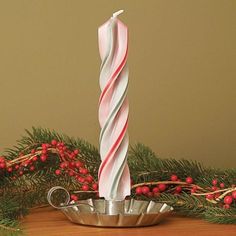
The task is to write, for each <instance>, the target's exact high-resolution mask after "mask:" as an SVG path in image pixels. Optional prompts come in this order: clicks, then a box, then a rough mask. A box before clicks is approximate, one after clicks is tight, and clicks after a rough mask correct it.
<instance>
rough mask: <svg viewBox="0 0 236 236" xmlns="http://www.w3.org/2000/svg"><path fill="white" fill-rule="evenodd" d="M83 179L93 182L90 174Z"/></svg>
mask: <svg viewBox="0 0 236 236" xmlns="http://www.w3.org/2000/svg"><path fill="white" fill-rule="evenodd" d="M85 180H86V181H87V182H89V183H92V182H93V177H92V176H91V175H89V176H87V177H86V178H85Z"/></svg>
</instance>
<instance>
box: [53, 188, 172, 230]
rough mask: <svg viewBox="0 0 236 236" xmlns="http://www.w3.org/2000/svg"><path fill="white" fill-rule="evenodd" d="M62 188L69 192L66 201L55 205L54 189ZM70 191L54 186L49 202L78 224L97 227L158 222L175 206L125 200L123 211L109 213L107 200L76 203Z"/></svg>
mask: <svg viewBox="0 0 236 236" xmlns="http://www.w3.org/2000/svg"><path fill="white" fill-rule="evenodd" d="M58 189H61V190H64V191H65V192H66V193H67V194H68V198H67V200H66V202H65V203H63V204H61V205H60V206H55V205H54V204H53V203H52V201H51V195H52V193H53V192H54V191H56V190H58ZM69 196H70V195H69V193H68V192H67V191H66V190H65V189H64V188H62V187H54V188H52V189H51V190H50V191H49V192H48V201H49V203H50V204H51V205H52V206H53V207H54V208H57V209H60V210H61V211H62V212H63V213H64V214H65V215H66V216H67V218H68V219H69V220H70V221H72V222H74V223H77V224H81V225H90V226H97V227H140V226H150V225H156V224H158V223H159V222H160V221H161V220H162V219H163V218H164V217H166V216H167V215H168V214H169V213H170V212H171V211H172V210H173V208H172V207H170V206H168V205H167V204H165V203H156V202H153V201H140V200H135V199H130V200H124V208H123V213H119V214H115V215H114V214H107V213H106V207H105V206H106V200H103V199H87V200H81V201H78V202H76V203H73V202H70V199H69Z"/></svg>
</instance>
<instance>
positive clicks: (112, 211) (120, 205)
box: [105, 200, 125, 215]
mask: <svg viewBox="0 0 236 236" xmlns="http://www.w3.org/2000/svg"><path fill="white" fill-rule="evenodd" d="M124 207H125V201H124V200H123V201H116V200H105V214H107V215H118V214H124V210H125V208H124Z"/></svg>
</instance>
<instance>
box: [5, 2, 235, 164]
mask: <svg viewBox="0 0 236 236" xmlns="http://www.w3.org/2000/svg"><path fill="white" fill-rule="evenodd" d="M119 9H124V10H125V13H123V14H122V15H121V16H120V19H121V20H122V21H123V22H125V24H127V25H128V27H129V59H128V64H129V70H130V76H129V81H130V82H129V93H128V96H129V102H130V119H129V135H130V143H131V144H135V143H136V142H142V143H144V144H146V145H148V146H150V147H151V148H152V149H153V150H154V151H155V152H156V153H157V155H158V156H160V157H163V158H166V157H173V158H176V159H180V158H188V159H193V160H199V161H201V162H204V163H205V165H208V166H215V167H235V164H236V158H235V157H236V122H235V120H236V112H235V105H236V96H235V88H236V1H235V0H224V1H222V0H168V1H166V0H163V1H160V0H122V1H114V0H99V1H95V0H94V1H91V0H90V1H89V0H86V1H80V0H54V1H53V0H28V1H26V0H21V1H19V0H1V1H0V152H3V150H4V148H6V147H12V146H13V145H14V144H15V140H16V139H19V138H20V136H21V135H22V134H23V133H24V129H25V128H27V129H30V128H31V126H41V127H44V128H50V129H55V130H57V131H59V132H62V133H66V134H67V135H69V136H75V137H81V138H84V139H86V140H87V141H89V142H91V143H92V144H94V145H96V146H98V137H99V131H100V128H99V124H98V118H97V117H98V116H97V113H98V98H99V94H100V90H99V83H98V78H99V68H100V58H99V53H98V44H97V28H98V27H99V26H100V25H101V24H103V23H104V22H105V21H106V20H108V19H109V17H110V16H111V15H112V13H113V12H115V11H117V10H119Z"/></svg>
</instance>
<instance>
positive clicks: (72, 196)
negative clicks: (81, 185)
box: [70, 194, 78, 201]
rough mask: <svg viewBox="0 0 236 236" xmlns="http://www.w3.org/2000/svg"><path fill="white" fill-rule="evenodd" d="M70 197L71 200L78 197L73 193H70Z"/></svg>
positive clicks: (76, 199)
mask: <svg viewBox="0 0 236 236" xmlns="http://www.w3.org/2000/svg"><path fill="white" fill-rule="evenodd" d="M70 199H71V200H73V201H78V197H77V196H76V195H74V194H72V195H71V196H70Z"/></svg>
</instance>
